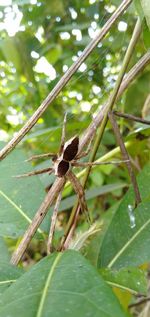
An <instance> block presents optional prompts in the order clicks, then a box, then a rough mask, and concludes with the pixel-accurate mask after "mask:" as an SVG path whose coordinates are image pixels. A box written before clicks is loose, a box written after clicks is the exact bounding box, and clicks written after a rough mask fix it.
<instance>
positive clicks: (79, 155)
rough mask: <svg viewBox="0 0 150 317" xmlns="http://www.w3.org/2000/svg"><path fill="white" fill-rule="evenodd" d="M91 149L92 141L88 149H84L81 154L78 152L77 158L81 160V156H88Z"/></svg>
mask: <svg viewBox="0 0 150 317" xmlns="http://www.w3.org/2000/svg"><path fill="white" fill-rule="evenodd" d="M90 150H91V142H90V143H89V145H88V147H87V150H86V151H83V152H81V153H80V154H77V156H76V159H77V160H79V159H80V158H82V157H85V156H87V155H88V154H89V152H90Z"/></svg>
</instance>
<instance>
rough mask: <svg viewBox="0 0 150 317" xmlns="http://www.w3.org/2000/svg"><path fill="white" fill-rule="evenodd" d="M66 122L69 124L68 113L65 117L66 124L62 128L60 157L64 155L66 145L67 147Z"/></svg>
mask: <svg viewBox="0 0 150 317" xmlns="http://www.w3.org/2000/svg"><path fill="white" fill-rule="evenodd" d="M66 122H67V112H66V113H65V115H64V122H63V127H62V135H61V143H60V148H59V156H60V155H61V154H62V152H63V149H64V145H65V137H66Z"/></svg>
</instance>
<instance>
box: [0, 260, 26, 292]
mask: <svg viewBox="0 0 150 317" xmlns="http://www.w3.org/2000/svg"><path fill="white" fill-rule="evenodd" d="M22 273H23V271H22V270H21V269H19V268H17V267H15V266H13V265H10V264H8V263H7V262H4V261H0V296H1V295H2V293H3V292H4V291H6V289H7V288H8V287H10V285H12V284H13V283H14V282H15V281H16V280H17V279H18V278H19V277H20V276H21V275H22Z"/></svg>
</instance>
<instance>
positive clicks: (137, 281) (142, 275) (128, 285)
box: [100, 267, 147, 295]
mask: <svg viewBox="0 0 150 317" xmlns="http://www.w3.org/2000/svg"><path fill="white" fill-rule="evenodd" d="M100 273H101V275H102V277H103V278H104V279H105V281H107V282H108V284H109V285H111V286H112V287H118V288H121V289H123V290H126V291H129V292H131V293H133V294H137V293H140V294H142V295H146V294H147V279H146V272H145V271H143V270H140V269H138V268H134V267H129V268H125V269H120V270H110V269H100Z"/></svg>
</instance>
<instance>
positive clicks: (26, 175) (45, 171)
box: [12, 167, 53, 178]
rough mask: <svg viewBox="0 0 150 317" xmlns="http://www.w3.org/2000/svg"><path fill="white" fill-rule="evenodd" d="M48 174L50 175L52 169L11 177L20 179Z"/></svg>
mask: <svg viewBox="0 0 150 317" xmlns="http://www.w3.org/2000/svg"><path fill="white" fill-rule="evenodd" d="M48 172H49V174H51V173H52V172H53V169H52V168H51V167H48V168H44V169H41V170H37V171H33V172H29V173H26V174H22V175H16V176H12V177H15V178H21V177H28V176H34V175H38V174H43V173H48Z"/></svg>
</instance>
